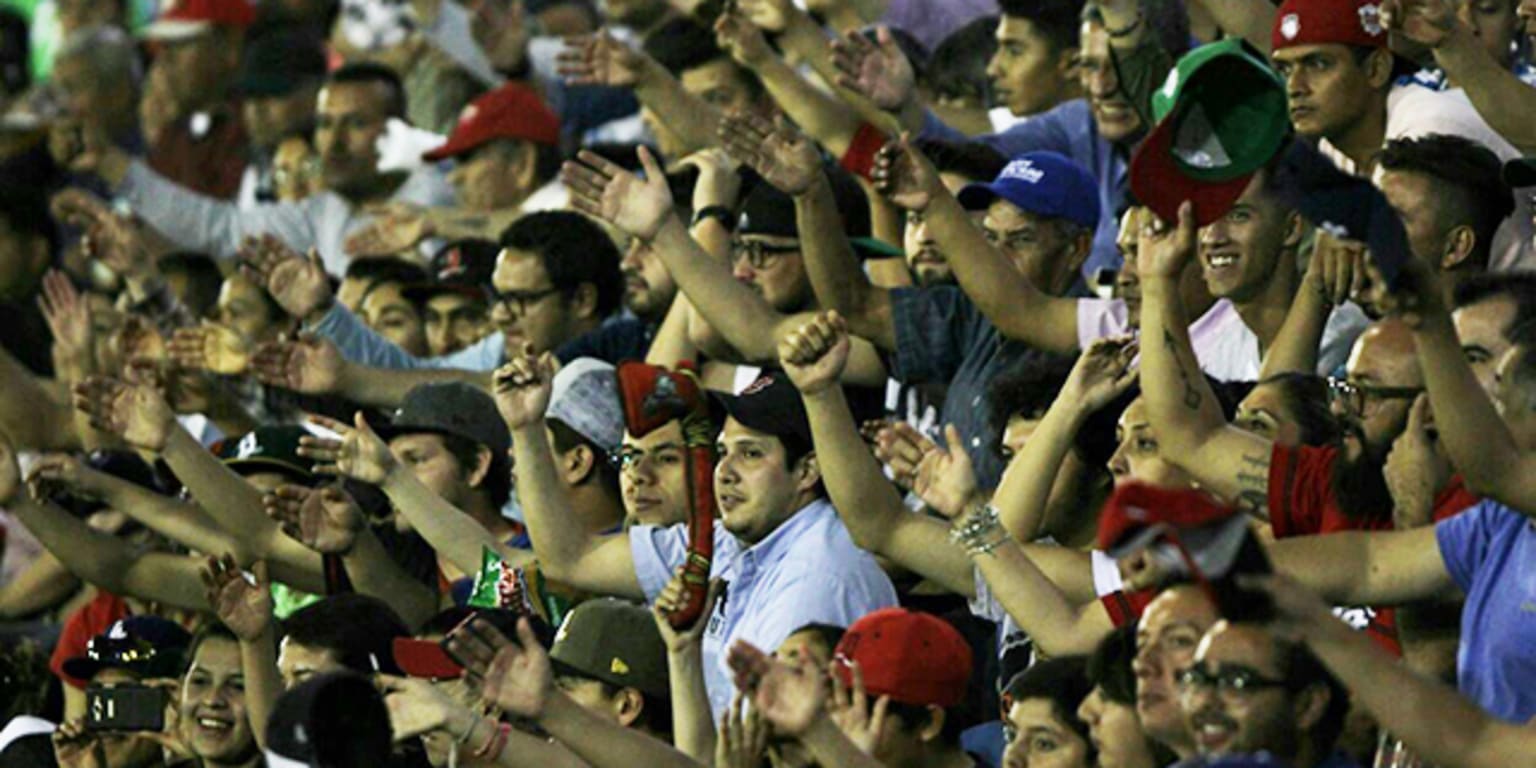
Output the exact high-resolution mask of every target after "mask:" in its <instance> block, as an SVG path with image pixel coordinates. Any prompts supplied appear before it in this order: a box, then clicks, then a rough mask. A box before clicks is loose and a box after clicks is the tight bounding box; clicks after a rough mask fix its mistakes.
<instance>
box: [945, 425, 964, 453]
mask: <svg viewBox="0 0 1536 768" xmlns="http://www.w3.org/2000/svg"><path fill="white" fill-rule="evenodd" d="M944 442H945V443H948V447H949V453H950V455H951V456H956V455H960V456H963V455H965V441H964V440H962V439H961V438H960V430H959V429H956V428H955V425H953V424H945V425H944Z"/></svg>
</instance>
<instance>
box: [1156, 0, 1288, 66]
mask: <svg viewBox="0 0 1536 768" xmlns="http://www.w3.org/2000/svg"><path fill="white" fill-rule="evenodd" d="M1197 1H1198V2H1199V4H1200V6H1201V7H1203V8H1205V11H1206V13H1208V14H1210V16H1211V18H1213V19H1215V20H1216V24H1217V25H1218V26H1220V27H1221V29H1222V31H1224V32H1227V33H1228V34H1231V35H1235V36H1238V37H1241V38H1243V39H1244V40H1247V41H1248V42H1249V43H1250V44H1252V45H1253V47H1255V48H1257V49H1259V50H1260V51H1261V52H1263V53H1265V54H1268V53H1269V44H1270V30H1272V29H1274V23H1275V9H1274V8H1273V7H1270V6H1267V5H1264V6H1260V5H1255V4H1254V3H1250V2H1248V1H1247V0H1197ZM1145 23H1146V21H1143V24H1145Z"/></svg>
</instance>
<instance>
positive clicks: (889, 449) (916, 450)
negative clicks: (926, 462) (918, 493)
mask: <svg viewBox="0 0 1536 768" xmlns="http://www.w3.org/2000/svg"><path fill="white" fill-rule="evenodd" d="M938 450H939V446H938V445H937V444H936V443H934V442H933V441H932V440H930V439H928V436H927V435H925V434H923V433H922V432H920V431H918V429H917V427H914V426H912V425H911V424H908V423H907V422H905V421H894V422H891V423H889V424H887V425H885V426H883V427H881V428H880V431H879V432H876V433H875V458H876V459H879V460H880V463H881V464H884V465H885V467H886V469H888V470H890V472H891V476H892V477H893V478H894V479H895V480H896V484H897V485H899V486H901V487H902V488H905V489H906V490H909V491H910V490H912V486H913V485H914V484H916V483H917V469H918V467H920V466H922V463H923V458H924V457H926V456H928V455H929V454H931V453H935V452H937V451H938Z"/></svg>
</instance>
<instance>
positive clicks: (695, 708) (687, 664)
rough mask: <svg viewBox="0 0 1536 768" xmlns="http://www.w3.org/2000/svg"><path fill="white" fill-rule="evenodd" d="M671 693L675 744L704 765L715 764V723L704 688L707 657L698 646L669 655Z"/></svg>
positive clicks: (668, 668)
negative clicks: (713, 762) (705, 660)
mask: <svg viewBox="0 0 1536 768" xmlns="http://www.w3.org/2000/svg"><path fill="white" fill-rule="evenodd" d="M667 679H668V681H669V683H670V687H671V689H672V744H673V745H674V746H676V747H677V748H678V750H680V751H681V752H682V753H683V754H685V755H687V756H689V757H691V758H693V759H694V760H697V761H699V762H700V763H703V764H705V765H708V764H710V763H711V762H712V761H713V760H714V755H715V721H714V718H713V717H712V716H711V713H710V709H709V694H708V692H707V691H706V690H705V688H704V656H703V653H702V652H701V651H700V649H699V646H697V645H693V646H689V647H688V648H686V649H684V650H681V651H671V652H669V653H668V654H667Z"/></svg>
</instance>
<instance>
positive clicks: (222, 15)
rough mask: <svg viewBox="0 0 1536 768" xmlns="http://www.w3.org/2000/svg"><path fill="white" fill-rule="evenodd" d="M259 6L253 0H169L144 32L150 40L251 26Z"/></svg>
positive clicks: (145, 36)
mask: <svg viewBox="0 0 1536 768" xmlns="http://www.w3.org/2000/svg"><path fill="white" fill-rule="evenodd" d="M255 21H256V6H254V5H252V4H251V3H250V2H249V0H166V3H165V4H164V5H163V6H161V8H160V15H159V16H157V17H155V20H154V21H153V22H152V23H150V24H149V26H146V27H145V28H144V31H143V32H142V33H140V34H141V35H142V36H143V38H144V39H146V40H159V41H164V42H176V41H180V40H190V39H192V38H194V37H197V36H198V35H201V34H203V33H204V32H207V31H208V30H210V29H213V28H214V27H215V26H221V27H239V28H241V29H243V28H245V27H249V26H250V25H251V24H252V23H254V22H255Z"/></svg>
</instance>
